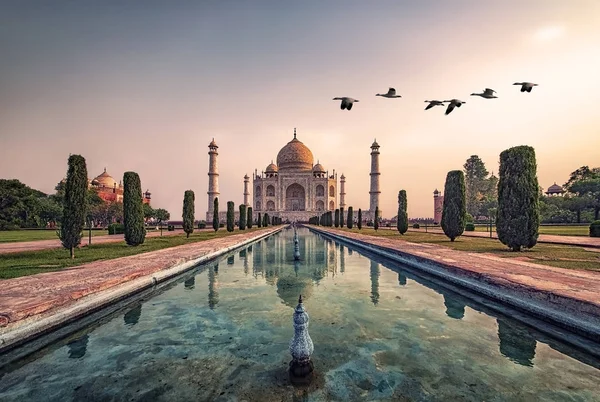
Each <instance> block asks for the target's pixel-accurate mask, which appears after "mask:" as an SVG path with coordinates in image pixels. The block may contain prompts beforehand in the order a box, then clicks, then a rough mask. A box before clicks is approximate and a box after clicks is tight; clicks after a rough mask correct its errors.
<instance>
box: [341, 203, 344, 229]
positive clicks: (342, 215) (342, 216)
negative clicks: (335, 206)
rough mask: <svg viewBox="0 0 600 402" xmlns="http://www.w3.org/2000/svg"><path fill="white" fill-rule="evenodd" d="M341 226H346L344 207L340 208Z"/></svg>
mask: <svg viewBox="0 0 600 402" xmlns="http://www.w3.org/2000/svg"><path fill="white" fill-rule="evenodd" d="M340 227H341V228H342V229H343V228H344V208H340Z"/></svg>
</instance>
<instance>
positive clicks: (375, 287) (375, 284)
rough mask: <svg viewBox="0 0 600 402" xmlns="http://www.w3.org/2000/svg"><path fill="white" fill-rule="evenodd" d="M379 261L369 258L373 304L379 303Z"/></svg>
mask: <svg viewBox="0 0 600 402" xmlns="http://www.w3.org/2000/svg"><path fill="white" fill-rule="evenodd" d="M379 275H380V270H379V263H378V262H375V261H373V260H371V275H370V276H371V301H372V302H373V304H374V305H377V303H379Z"/></svg>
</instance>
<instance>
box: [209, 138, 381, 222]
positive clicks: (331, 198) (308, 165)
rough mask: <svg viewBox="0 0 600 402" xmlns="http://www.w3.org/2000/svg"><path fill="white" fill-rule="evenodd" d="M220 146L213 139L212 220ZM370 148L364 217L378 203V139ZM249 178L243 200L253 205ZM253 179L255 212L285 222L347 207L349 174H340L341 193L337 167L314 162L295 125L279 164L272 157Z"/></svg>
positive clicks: (369, 214) (245, 180) (370, 212)
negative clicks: (330, 167)
mask: <svg viewBox="0 0 600 402" xmlns="http://www.w3.org/2000/svg"><path fill="white" fill-rule="evenodd" d="M217 148H218V147H217V144H216V143H215V142H214V140H213V141H212V142H211V144H210V145H209V149H210V152H209V155H210V161H209V173H208V175H209V184H208V211H207V215H206V220H207V221H212V215H213V202H214V199H215V198H217V197H218V195H219V189H218V175H219V173H218V170H217V155H218V154H217ZM371 150H372V152H371V191H370V192H369V193H370V208H369V210H368V211H367V210H365V211H363V219H364V220H367V219H371V216H372V215H374V211H375V207H376V206H378V203H379V193H380V191H379V175H380V173H379V145H378V144H377V142H374V143H373V145H372V146H371ZM249 179H250V178H249V177H248V176H247V175H246V176H245V177H244V204H246V205H248V206H250V205H251V204H250V199H249V198H250V192H249V191H248V190H249V188H248V187H249ZM252 179H253V182H252V189H253V190H254V191H253V196H252V208H253V212H254V213H255V214H258V213H263V214H264V213H268V214H269V215H270V216H278V217H280V218H282V219H283V221H284V222H285V221H290V222H291V221H300V222H306V221H308V219H309V218H311V217H313V216H317V215H321V214H323V213H324V212H326V211H334V210H335V209H337V208H341V207H346V205H345V202H344V198H345V194H346V193H345V182H346V178H345V177H344V175H343V174H342V175H341V176H340V183H339V193H338V181H337V179H338V175H337V173H336V171H335V170H333V171H332V173H330V172H329V171H328V170H326V169H325V168H324V167H323V165H321V164H320V163H319V162H318V161H317V164H314V158H313V154H312V152H311V151H310V149H309V148H308V147H307V146H306V145H304V144H303V143H302V142H301V141H300V140H298V139H297V138H296V129H294V138H293V139H292V140H291V141H290V142H288V143H287V144H286V145H285V146H284V147H283V148H281V150H280V151H279V153H278V154H277V164H274V163H273V161H271V163H270V164H269V165H268V166H267V167H266V169H265V170H264V171H262V172H260V173H259V172H258V170H255V171H254V174H253V175H252ZM338 196H339V198H338ZM220 204H224V203H220ZM221 208H222V207H220V209H221ZM358 208H359V206H355V207H354V210H355V213H357V211H358ZM236 209H237V208H236ZM219 212H221V211H219ZM219 215H221V213H220V214H219ZM380 216H381V215H380ZM223 218H224V216H223V217H221V216H219V220H222V219H223Z"/></svg>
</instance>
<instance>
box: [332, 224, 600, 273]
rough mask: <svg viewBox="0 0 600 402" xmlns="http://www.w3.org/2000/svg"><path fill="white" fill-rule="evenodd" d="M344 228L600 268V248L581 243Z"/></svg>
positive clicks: (550, 263) (539, 261)
mask: <svg viewBox="0 0 600 402" xmlns="http://www.w3.org/2000/svg"><path fill="white" fill-rule="evenodd" d="M344 230H345V231H349V232H354V233H362V234H365V235H372V236H382V237H388V238H393V239H399V240H405V241H410V242H413V243H428V244H435V245H439V246H445V247H449V248H451V249H454V250H459V251H466V252H471V253H487V254H493V255H495V256H498V257H501V258H507V259H511V258H519V259H520V260H525V261H529V262H532V263H536V264H542V265H548V266H551V267H559V268H568V269H581V270H590V271H599V272H600V250H598V252H595V251H587V250H585V249H584V248H583V247H579V246H564V245H558V244H557V245H555V244H547V243H538V244H537V245H536V246H535V247H533V248H532V249H531V250H525V251H521V252H513V251H510V250H509V249H508V248H507V247H506V246H505V245H504V244H502V243H500V241H499V240H497V239H490V238H486V237H466V236H461V237H459V238H458V239H456V240H455V241H454V242H451V241H450V239H448V238H447V237H446V236H441V235H439V234H431V233H425V232H416V231H409V232H407V233H405V234H404V235H401V234H400V233H398V232H397V231H395V230H378V231H377V232H376V231H375V230H374V229H362V230H360V231H359V230H358V229H352V230H349V229H344Z"/></svg>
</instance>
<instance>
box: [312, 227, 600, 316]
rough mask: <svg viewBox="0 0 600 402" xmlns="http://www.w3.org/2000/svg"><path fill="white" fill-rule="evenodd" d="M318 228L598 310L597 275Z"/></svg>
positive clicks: (599, 275)
mask: <svg viewBox="0 0 600 402" xmlns="http://www.w3.org/2000/svg"><path fill="white" fill-rule="evenodd" d="M317 229H318V230H321V231H324V232H332V233H335V234H336V235H338V236H344V237H346V238H350V239H354V240H358V241H363V242H366V243H369V244H371V245H374V246H378V247H385V248H387V249H391V250H397V251H401V252H404V253H408V254H411V255H415V256H417V257H423V258H426V259H429V260H434V261H436V262H437V263H440V264H442V265H445V266H447V267H450V268H458V269H459V270H461V271H462V273H465V274H467V275H468V276H471V277H473V278H477V279H478V280H481V281H484V282H495V283H497V284H500V285H502V286H509V287H513V288H518V287H520V286H525V287H527V288H529V289H533V290H536V291H543V292H548V293H551V294H555V295H560V296H564V297H567V298H571V299H575V300H579V301H584V302H588V303H592V304H594V305H596V306H597V307H598V308H600V272H595V271H583V270H571V269H565V268H554V267H549V266H545V265H538V264H533V263H530V262H525V261H518V260H513V259H508V258H501V257H497V256H494V255H491V254H485V253H469V252H465V251H457V250H453V249H451V248H448V247H444V246H439V245H435V244H428V243H410V242H408V241H405V240H400V239H390V238H388V237H384V236H370V235H363V234H360V233H353V232H346V231H341V230H338V229H331V228H324V227H322V226H319V227H318V228H317ZM488 235H489V234H488Z"/></svg>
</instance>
